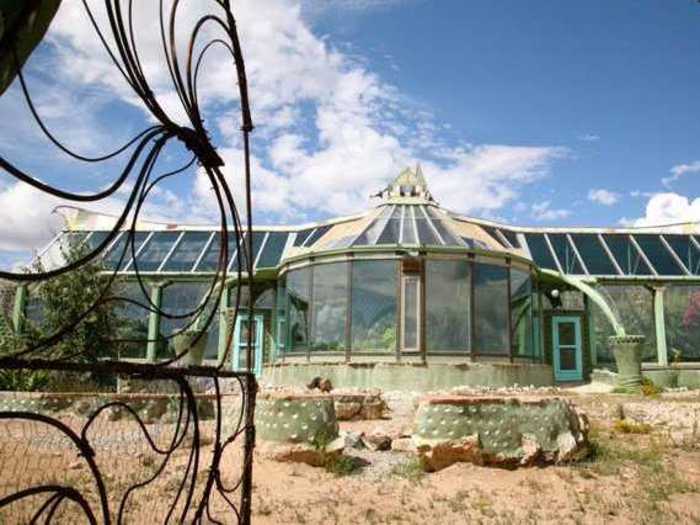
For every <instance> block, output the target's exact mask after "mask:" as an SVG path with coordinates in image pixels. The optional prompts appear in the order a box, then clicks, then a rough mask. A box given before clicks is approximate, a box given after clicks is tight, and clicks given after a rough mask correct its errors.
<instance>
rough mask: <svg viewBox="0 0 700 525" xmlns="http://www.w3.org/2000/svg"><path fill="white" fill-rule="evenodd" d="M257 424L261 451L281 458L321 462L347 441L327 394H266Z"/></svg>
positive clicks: (257, 413) (257, 409) (341, 448)
mask: <svg viewBox="0 0 700 525" xmlns="http://www.w3.org/2000/svg"><path fill="white" fill-rule="evenodd" d="M255 426H256V430H257V437H258V438H259V440H260V446H259V451H260V453H261V454H263V455H265V456H267V457H271V458H272V459H275V460H277V461H293V462H302V463H307V464H309V465H312V466H321V465H323V464H325V462H326V461H327V460H328V456H329V455H334V454H340V453H341V452H342V450H343V448H344V445H345V440H344V438H343V437H341V436H340V435H339V429H338V422H337V420H336V417H335V408H334V404H333V397H332V396H330V395H326V394H288V393H276V392H275V393H269V394H262V395H261V396H260V399H259V401H258V403H257V408H256V411H255Z"/></svg>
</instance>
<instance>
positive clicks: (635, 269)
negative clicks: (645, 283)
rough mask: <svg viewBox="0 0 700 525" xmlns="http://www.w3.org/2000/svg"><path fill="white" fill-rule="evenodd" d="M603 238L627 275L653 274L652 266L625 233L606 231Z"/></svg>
mask: <svg viewBox="0 0 700 525" xmlns="http://www.w3.org/2000/svg"><path fill="white" fill-rule="evenodd" d="M603 240H604V241H605V244H607V245H608V248H610V252H611V253H612V254H613V257H615V260H616V261H617V264H618V265H619V266H620V268H621V269H622V273H624V274H625V275H652V271H651V268H649V265H648V264H647V263H646V262H645V261H644V259H643V258H642V256H641V255H640V254H639V252H638V251H637V249H636V248H635V247H634V245H633V244H632V242H631V241H630V239H629V235H627V234H623V233H604V234H603Z"/></svg>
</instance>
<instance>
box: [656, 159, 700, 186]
mask: <svg viewBox="0 0 700 525" xmlns="http://www.w3.org/2000/svg"><path fill="white" fill-rule="evenodd" d="M669 171H670V173H671V176H670V177H664V178H662V179H661V183H662V184H663V185H664V186H666V187H667V188H669V187H670V186H671V183H672V182H675V181H677V180H678V179H680V178H681V177H682V176H683V175H685V174H686V173H700V160H696V161H695V162H691V163H690V164H678V165H676V166H673V167H672V168H671V169H670V170H669Z"/></svg>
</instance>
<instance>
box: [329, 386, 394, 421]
mask: <svg viewBox="0 0 700 525" xmlns="http://www.w3.org/2000/svg"><path fill="white" fill-rule="evenodd" d="M333 399H334V401H335V413H336V417H337V418H338V420H339V421H356V420H365V419H382V418H383V417H384V415H385V413H386V411H387V410H388V406H387V404H386V402H385V401H384V399H382V391H381V390H379V389H371V390H360V391H342V392H338V391H335V392H334V393H333Z"/></svg>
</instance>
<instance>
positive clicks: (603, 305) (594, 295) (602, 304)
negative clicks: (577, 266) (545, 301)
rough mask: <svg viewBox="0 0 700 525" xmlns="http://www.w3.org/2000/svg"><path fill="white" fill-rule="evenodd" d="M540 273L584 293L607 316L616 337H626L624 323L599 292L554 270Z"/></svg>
mask: <svg viewBox="0 0 700 525" xmlns="http://www.w3.org/2000/svg"><path fill="white" fill-rule="evenodd" d="M540 273H541V274H542V275H545V276H547V277H551V278H554V279H557V280H559V281H561V282H563V283H565V284H568V285H569V286H571V287H573V288H576V289H577V290H580V291H581V292H583V293H584V295H586V296H588V297H590V298H591V300H592V301H593V302H594V303H595V304H596V305H598V307H599V308H600V309H601V310H602V312H603V314H605V317H606V318H607V319H608V321H610V324H611V325H612V327H613V330H615V335H618V336H624V335H625V328H624V327H623V326H622V323H620V322H619V321H618V320H617V317H615V314H614V313H613V311H612V309H611V308H610V306H609V305H608V303H607V302H606V301H605V298H604V297H603V296H602V295H601V294H600V293H599V292H598V290H596V289H595V288H593V287H592V286H590V285H588V284H586V283H584V282H583V281H582V280H581V279H578V278H576V277H571V276H568V275H562V274H561V273H559V272H555V271H553V270H546V269H542V270H541V272H540Z"/></svg>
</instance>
